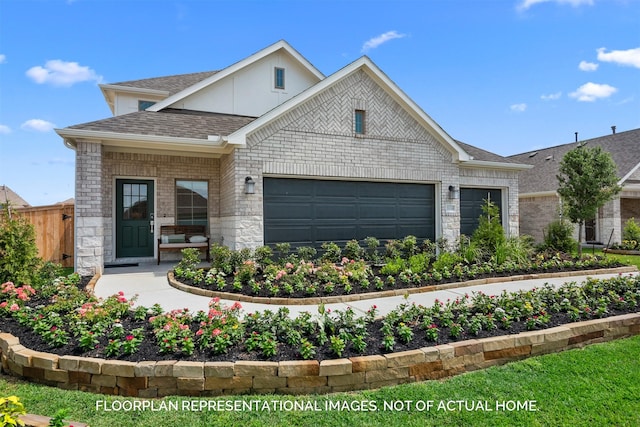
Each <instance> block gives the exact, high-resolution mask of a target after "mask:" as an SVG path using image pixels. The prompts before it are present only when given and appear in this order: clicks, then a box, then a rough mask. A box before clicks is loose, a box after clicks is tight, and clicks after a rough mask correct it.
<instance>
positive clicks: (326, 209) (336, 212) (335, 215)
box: [315, 204, 357, 219]
mask: <svg viewBox="0 0 640 427" xmlns="http://www.w3.org/2000/svg"><path fill="white" fill-rule="evenodd" d="M356 211H357V206H355V205H354V204H348V205H347V204H321V205H319V206H316V207H315V218H318V219H319V218H323V219H351V218H353V217H354V216H355V215H356Z"/></svg>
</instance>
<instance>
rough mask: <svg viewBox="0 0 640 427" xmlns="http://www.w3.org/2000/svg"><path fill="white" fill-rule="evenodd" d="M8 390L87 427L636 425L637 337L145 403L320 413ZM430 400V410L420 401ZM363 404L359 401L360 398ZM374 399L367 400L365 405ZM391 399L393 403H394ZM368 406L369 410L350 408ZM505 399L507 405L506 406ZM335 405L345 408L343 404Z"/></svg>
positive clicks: (33, 407)
mask: <svg viewBox="0 0 640 427" xmlns="http://www.w3.org/2000/svg"><path fill="white" fill-rule="evenodd" d="M7 395H17V396H19V397H20V398H21V400H22V401H23V402H24V404H25V406H26V408H27V410H28V412H31V413H38V414H42V415H48V416H51V415H53V414H54V413H55V412H56V410H57V409H59V408H69V409H70V416H69V418H70V419H73V420H76V421H82V422H86V423H89V424H90V425H91V426H93V427H100V426H105V427H107V426H108V427H111V426H133V425H135V426H154V427H162V426H190V427H192V426H203V427H204V426H218V425H220V426H231V425H242V426H243V427H248V426H280V425H286V426H308V425H314V426H371V425H385V426H388V427H391V426H403V427H407V426H468V425H473V426H476V425H486V426H551V425H553V426H563V425H567V426H575V425H594V426H637V425H640V411H639V410H638V408H640V337H634V338H629V339H625V340H619V341H615V342H611V343H605V344H596V345H591V346H588V347H585V348H583V349H577V350H570V351H566V352H563V353H557V354H551V355H545V356H540V357H534V358H530V359H527V360H524V361H521V362H515V363H511V364H508V365H505V366H499V367H493V368H489V369H486V370H484V371H477V372H472V373H469V374H464V375H460V376H457V377H454V378H450V379H447V380H444V381H429V382H424V383H415V384H411V385H402V386H396V387H389V388H384V389H380V390H373V391H365V392H357V393H342V394H332V395H328V396H298V397H290V396H264V395H257V396H227V397H223V398H216V399H214V398H211V399H202V398H185V397H169V398H165V399H156V400H152V401H146V402H151V403H153V404H154V405H155V407H156V408H159V407H160V405H162V404H164V405H167V406H169V405H178V406H179V407H182V405H183V402H186V403H185V404H191V405H193V404H196V405H197V404H199V403H200V402H205V403H207V404H208V402H216V403H218V402H220V401H221V400H222V401H227V402H229V403H230V404H233V403H235V402H238V403H240V404H241V403H242V402H247V403H250V402H251V401H258V403H259V404H260V405H263V404H267V405H273V404H274V403H273V401H275V402H276V403H275V405H277V406H280V405H283V406H284V405H291V404H292V402H298V403H299V404H302V405H308V406H311V407H318V408H320V409H322V411H319V412H315V411H285V410H280V409H278V408H276V410H275V411H267V410H253V411H245V412H216V411H213V410H211V411H208V410H205V411H196V410H189V409H184V410H172V411H167V410H162V411H155V412H154V411H152V410H145V411H129V412H125V411H105V410H104V409H98V410H96V403H97V402H98V405H102V406H107V407H111V406H112V405H113V402H116V406H122V405H123V404H125V405H126V404H129V405H131V404H132V402H134V401H137V402H141V400H139V399H129V398H119V397H107V396H101V395H94V394H89V393H83V392H77V391H63V390H59V389H55V388H49V387H46V386H41V385H34V384H28V383H24V382H21V381H17V380H15V379H13V378H9V377H6V376H5V377H2V376H0V396H7ZM404 401H411V407H412V409H411V410H409V411H407V410H398V411H391V410H384V404H385V402H387V403H392V402H396V405H398V408H399V407H400V406H401V405H405V406H406V405H408V404H406V403H402V402H404ZM428 401H433V404H434V407H433V408H431V410H429V411H426V410H424V411H420V410H417V409H416V405H418V406H419V409H424V408H423V407H422V406H421V405H423V404H426V403H427V402H428ZM449 401H466V402H467V404H468V405H470V404H472V403H473V404H476V402H478V401H479V402H482V405H483V406H484V403H485V402H486V403H487V405H488V409H493V411H483V410H475V411H473V410H470V411H467V410H464V403H462V405H463V406H462V408H463V410H462V411H460V410H457V406H458V403H455V402H454V403H449V405H450V409H454V410H451V411H449V410H437V406H438V405H439V404H440V402H445V403H444V404H445V405H446V404H447V402H449ZM503 401H515V402H521V404H523V403H524V402H527V401H528V402H531V401H535V408H536V409H537V411H526V410H519V411H506V410H499V411H498V410H496V402H503ZM328 402H332V403H333V404H335V405H340V406H342V405H347V406H352V407H353V408H354V410H351V411H350V410H333V411H327V410H324V408H325V404H328ZM361 402H364V403H361ZM371 402H373V403H371ZM398 402H400V403H398ZM358 404H359V406H360V408H369V409H371V408H372V405H375V406H376V407H377V410H376V411H366V412H365V411H362V410H361V411H358V410H355V409H357V408H358ZM510 405H513V404H510ZM342 409H345V408H344V407H343V408H342Z"/></svg>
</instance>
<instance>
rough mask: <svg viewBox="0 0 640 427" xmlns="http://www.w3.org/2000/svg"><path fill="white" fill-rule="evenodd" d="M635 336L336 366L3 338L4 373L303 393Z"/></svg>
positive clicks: (568, 337) (148, 387) (487, 341)
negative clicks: (167, 357) (55, 350)
mask: <svg viewBox="0 0 640 427" xmlns="http://www.w3.org/2000/svg"><path fill="white" fill-rule="evenodd" d="M638 334H640V313H634V314H627V315H622V316H616V317H610V318H606V319H595V320H589V321H585V322H579V323H572V324H567V325H564V326H559V327H555V328H551V329H545V330H540V331H530V332H523V333H520V334H517V335H506V336H500V337H493V338H484V339H470V340H466V341H459V342H454V343H450V344H442V345H437V346H433V347H424V348H421V349H418V350H410V351H403V352H399V353H390V354H385V355H375V356H359V357H351V358H348V359H347V358H343V359H335V360H323V361H321V362H318V361H284V362H253V361H239V362H184V361H174V360H172V361H158V362H154V361H147V362H138V363H133V362H125V361H119V360H105V359H95V358H82V357H76V356H57V355H54V354H49V353H41V352H37V351H32V350H30V349H28V348H25V347H24V346H22V345H21V344H20V342H19V339H18V338H16V337H14V336H13V335H11V334H7V333H0V362H1V366H2V370H3V371H4V372H6V373H7V374H10V375H14V376H18V377H22V378H25V379H27V380H29V381H33V382H37V383H43V384H47V385H50V386H55V387H60V388H63V389H68V390H82V391H89V392H94V393H103V394H111V395H121V396H138V397H146V398H153V397H163V396H169V395H186V396H218V395H224V394H242V393H285V394H308V393H327V392H343V391H352V390H366V389H372V388H379V387H383V386H389V385H396V384H403V383H410V382H416V381H424V380H432V379H440V378H445V377H449V376H452V375H457V374H460V373H463V372H468V371H474V370H477V369H484V368H487V367H489V366H493V365H499V364H503V363H507V362H510V361H514V360H519V359H523V358H526V357H530V356H536V355H541V354H546V353H553V352H558V351H562V350H567V349H571V348H578V347H583V346H585V345H587V344H592V343H600V342H605V341H610V340H614V339H618V338H623V337H629V336H633V335H638Z"/></svg>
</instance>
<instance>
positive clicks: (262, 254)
mask: <svg viewBox="0 0 640 427" xmlns="http://www.w3.org/2000/svg"><path fill="white" fill-rule="evenodd" d="M272 256H273V250H272V249H271V248H270V247H269V246H260V247H258V248H256V250H255V251H254V252H253V258H254V259H255V260H256V262H257V263H258V264H260V265H261V266H262V267H264V266H266V265H269V264H273V260H272V259H271V257H272Z"/></svg>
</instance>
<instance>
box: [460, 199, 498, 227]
mask: <svg viewBox="0 0 640 427" xmlns="http://www.w3.org/2000/svg"><path fill="white" fill-rule="evenodd" d="M485 200H491V202H493V203H494V204H495V205H496V206H497V207H498V209H499V210H500V217H501V218H502V191H501V190H499V189H495V188H460V234H464V235H465V236H469V237H470V236H471V235H472V234H473V232H474V231H475V230H476V228H478V223H479V222H478V219H479V218H480V215H482V205H483V204H484V203H485V202H484V201H485Z"/></svg>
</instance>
